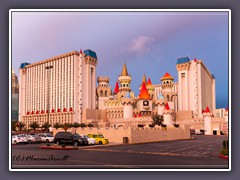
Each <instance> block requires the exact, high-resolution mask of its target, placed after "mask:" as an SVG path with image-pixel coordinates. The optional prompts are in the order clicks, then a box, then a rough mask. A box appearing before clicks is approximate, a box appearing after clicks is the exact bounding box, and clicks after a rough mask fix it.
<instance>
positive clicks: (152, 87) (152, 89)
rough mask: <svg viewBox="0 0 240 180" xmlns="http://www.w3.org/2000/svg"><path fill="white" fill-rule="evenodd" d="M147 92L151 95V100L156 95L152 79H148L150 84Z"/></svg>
mask: <svg viewBox="0 0 240 180" xmlns="http://www.w3.org/2000/svg"><path fill="white" fill-rule="evenodd" d="M146 86H147V90H148V93H149V95H150V96H151V98H153V95H154V89H155V88H154V86H153V85H152V81H151V79H150V78H148V82H147V85H146Z"/></svg>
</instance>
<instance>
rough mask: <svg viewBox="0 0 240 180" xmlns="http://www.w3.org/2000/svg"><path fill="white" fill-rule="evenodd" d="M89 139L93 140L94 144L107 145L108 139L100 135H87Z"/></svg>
mask: <svg viewBox="0 0 240 180" xmlns="http://www.w3.org/2000/svg"><path fill="white" fill-rule="evenodd" d="M87 136H88V137H89V138H93V139H95V140H96V144H108V143H109V141H108V139H106V138H104V136H103V135H102V134H88V135H87Z"/></svg>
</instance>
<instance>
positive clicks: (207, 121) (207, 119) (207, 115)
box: [203, 106, 213, 135]
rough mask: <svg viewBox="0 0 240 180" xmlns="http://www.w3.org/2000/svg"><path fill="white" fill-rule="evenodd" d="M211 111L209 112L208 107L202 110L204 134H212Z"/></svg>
mask: <svg viewBox="0 0 240 180" xmlns="http://www.w3.org/2000/svg"><path fill="white" fill-rule="evenodd" d="M212 115H213V114H212V113H211V112H210V109H209V107H208V106H207V107H206V110H205V111H203V120H204V131H205V135H211V134H212V126H211V125H212V123H211V120H212Z"/></svg>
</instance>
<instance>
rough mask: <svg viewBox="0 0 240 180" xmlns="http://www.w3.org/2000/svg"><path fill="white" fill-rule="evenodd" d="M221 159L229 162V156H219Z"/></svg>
mask: <svg viewBox="0 0 240 180" xmlns="http://www.w3.org/2000/svg"><path fill="white" fill-rule="evenodd" d="M219 157H220V158H222V159H224V160H228V156H224V155H222V154H219Z"/></svg>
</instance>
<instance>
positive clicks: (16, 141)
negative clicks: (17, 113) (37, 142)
mask: <svg viewBox="0 0 240 180" xmlns="http://www.w3.org/2000/svg"><path fill="white" fill-rule="evenodd" d="M19 143H24V144H26V143H27V138H26V137H24V136H21V135H12V144H19Z"/></svg>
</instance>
